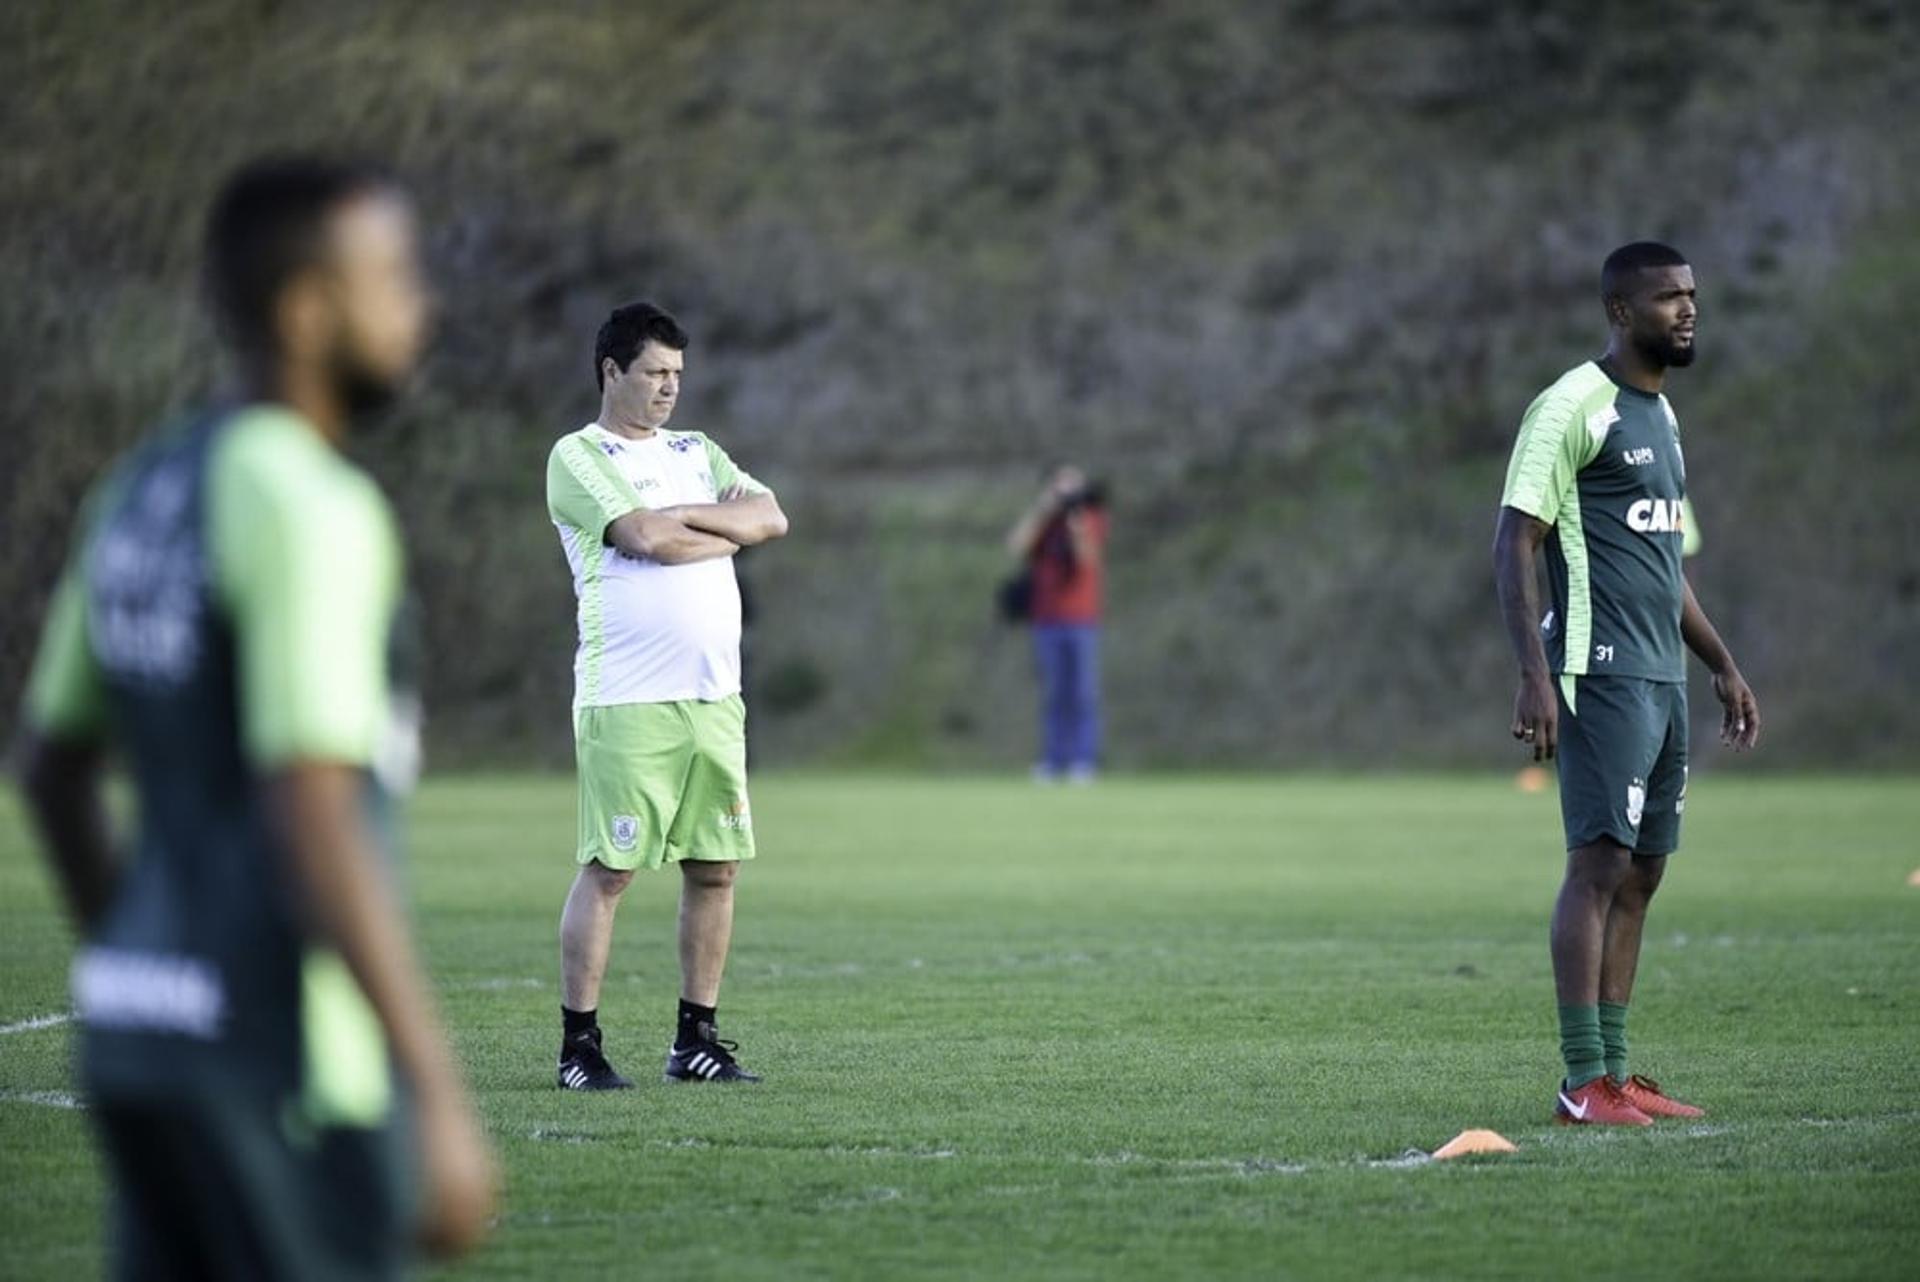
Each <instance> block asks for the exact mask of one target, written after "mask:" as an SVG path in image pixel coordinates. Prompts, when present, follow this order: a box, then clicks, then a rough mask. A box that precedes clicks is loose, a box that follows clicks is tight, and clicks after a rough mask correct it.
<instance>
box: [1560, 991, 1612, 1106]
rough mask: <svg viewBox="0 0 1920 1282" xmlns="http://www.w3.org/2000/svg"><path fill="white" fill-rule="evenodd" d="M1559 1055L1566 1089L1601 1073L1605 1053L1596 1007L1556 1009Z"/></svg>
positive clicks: (1604, 1065) (1598, 1011) (1581, 1084)
mask: <svg viewBox="0 0 1920 1282" xmlns="http://www.w3.org/2000/svg"><path fill="white" fill-rule="evenodd" d="M1560 1058H1561V1059H1564V1060H1565V1061H1567V1089H1568V1090H1572V1089H1573V1088H1574V1087H1576V1086H1585V1085H1586V1084H1587V1083H1588V1082H1591V1081H1592V1080H1593V1079H1594V1078H1596V1077H1602V1076H1605V1074H1606V1071H1607V1055H1606V1050H1605V1048H1604V1046H1603V1044H1602V1043H1601V1041H1600V1008H1599V1007H1598V1006H1562V1007H1561V1008H1560Z"/></svg>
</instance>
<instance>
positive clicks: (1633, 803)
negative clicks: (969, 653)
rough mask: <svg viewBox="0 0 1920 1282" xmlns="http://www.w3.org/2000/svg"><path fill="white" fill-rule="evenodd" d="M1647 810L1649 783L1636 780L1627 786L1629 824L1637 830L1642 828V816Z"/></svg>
mask: <svg viewBox="0 0 1920 1282" xmlns="http://www.w3.org/2000/svg"><path fill="white" fill-rule="evenodd" d="M1646 809H1647V781H1646V780H1644V779H1635V780H1634V781H1633V782H1632V783H1630V784H1628V785H1627V823H1628V824H1630V825H1632V826H1633V827H1635V828H1638V827H1639V826H1640V816H1641V815H1643V814H1645V813H1646Z"/></svg>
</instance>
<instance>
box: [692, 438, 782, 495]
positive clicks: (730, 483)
mask: <svg viewBox="0 0 1920 1282" xmlns="http://www.w3.org/2000/svg"><path fill="white" fill-rule="evenodd" d="M700 443H701V444H702V445H704V446H706V447H707V468H708V470H710V471H711V472H712V473H713V492H714V493H715V494H725V493H726V492H727V491H728V490H730V489H732V488H733V487H734V486H736V485H737V486H739V487H740V488H741V489H743V490H745V491H746V492H747V493H748V494H767V493H771V491H770V490H768V489H767V487H766V486H764V485H762V484H760V482H758V481H756V480H754V479H753V477H751V476H749V475H747V471H746V469H745V468H743V467H741V466H740V465H739V464H737V463H735V462H734V461H733V459H732V458H730V457H728V455H727V452H726V451H725V450H723V449H721V448H720V445H719V442H717V441H715V440H714V439H713V438H712V437H710V436H708V435H707V434H706V433H705V432H702V433H701V434H700Z"/></svg>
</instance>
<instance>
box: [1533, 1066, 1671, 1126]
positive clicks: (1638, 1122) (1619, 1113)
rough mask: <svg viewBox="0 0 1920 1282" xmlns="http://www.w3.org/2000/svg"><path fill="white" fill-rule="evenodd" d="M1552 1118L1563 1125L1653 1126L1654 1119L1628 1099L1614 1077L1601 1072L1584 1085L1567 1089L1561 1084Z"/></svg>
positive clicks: (1564, 1084)
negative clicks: (1615, 1083) (1614, 1080)
mask: <svg viewBox="0 0 1920 1282" xmlns="http://www.w3.org/2000/svg"><path fill="white" fill-rule="evenodd" d="M1553 1120H1554V1121H1556V1122H1558V1123H1560V1124H1561V1125H1562V1126H1652V1125H1653V1119H1652V1118H1651V1117H1648V1116H1647V1115H1646V1114H1645V1113H1642V1112H1641V1111H1640V1110H1639V1109H1637V1108H1635V1107H1634V1106H1633V1105H1632V1104H1630V1103H1628V1102H1627V1097H1626V1096H1624V1095H1622V1094H1621V1093H1620V1088H1619V1087H1618V1086H1615V1085H1614V1084H1613V1079H1612V1078H1611V1077H1608V1076H1606V1075H1605V1074H1604V1073H1603V1074H1601V1075H1600V1076H1599V1077H1596V1078H1594V1079H1593V1080H1592V1081H1591V1082H1588V1083H1586V1084H1585V1085H1584V1086H1576V1087H1575V1088H1574V1089H1572V1090H1568V1089H1567V1087H1566V1083H1564V1082H1563V1083H1561V1085H1560V1098H1559V1100H1558V1101H1557V1102H1556V1103H1555V1104H1554V1107H1553Z"/></svg>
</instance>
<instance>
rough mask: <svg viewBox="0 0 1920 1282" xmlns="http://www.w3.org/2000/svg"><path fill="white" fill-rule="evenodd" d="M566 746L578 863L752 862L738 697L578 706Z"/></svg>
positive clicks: (743, 710) (622, 866)
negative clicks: (576, 786) (576, 788)
mask: <svg viewBox="0 0 1920 1282" xmlns="http://www.w3.org/2000/svg"><path fill="white" fill-rule="evenodd" d="M573 747H574V759H575V760H576V761H577V762H578V763H579V768H580V847H579V850H578V851H577V852H576V854H575V856H574V857H575V859H576V860H578V861H579V862H580V863H583V864H584V863H588V862H590V861H592V860H598V861H599V862H600V863H602V864H604V865H605V866H606V867H608V868H613V869H616V870H619V871H622V872H625V871H629V870H631V869H634V868H658V867H660V865H662V864H669V863H678V862H680V861H681V860H683V859H697V860H736V859H751V858H753V813H752V811H751V810H749V809H748V807H747V705H746V703H745V702H744V701H743V700H742V699H741V698H740V696H739V695H737V694H736V695H730V696H729V697H727V698H725V699H721V700H719V701H717V702H714V703H702V702H700V701H699V700H697V699H682V700H680V701H678V702H676V703H620V704H614V705H612V706H611V707H605V708H580V709H577V710H576V711H575V712H574V718H573Z"/></svg>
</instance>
